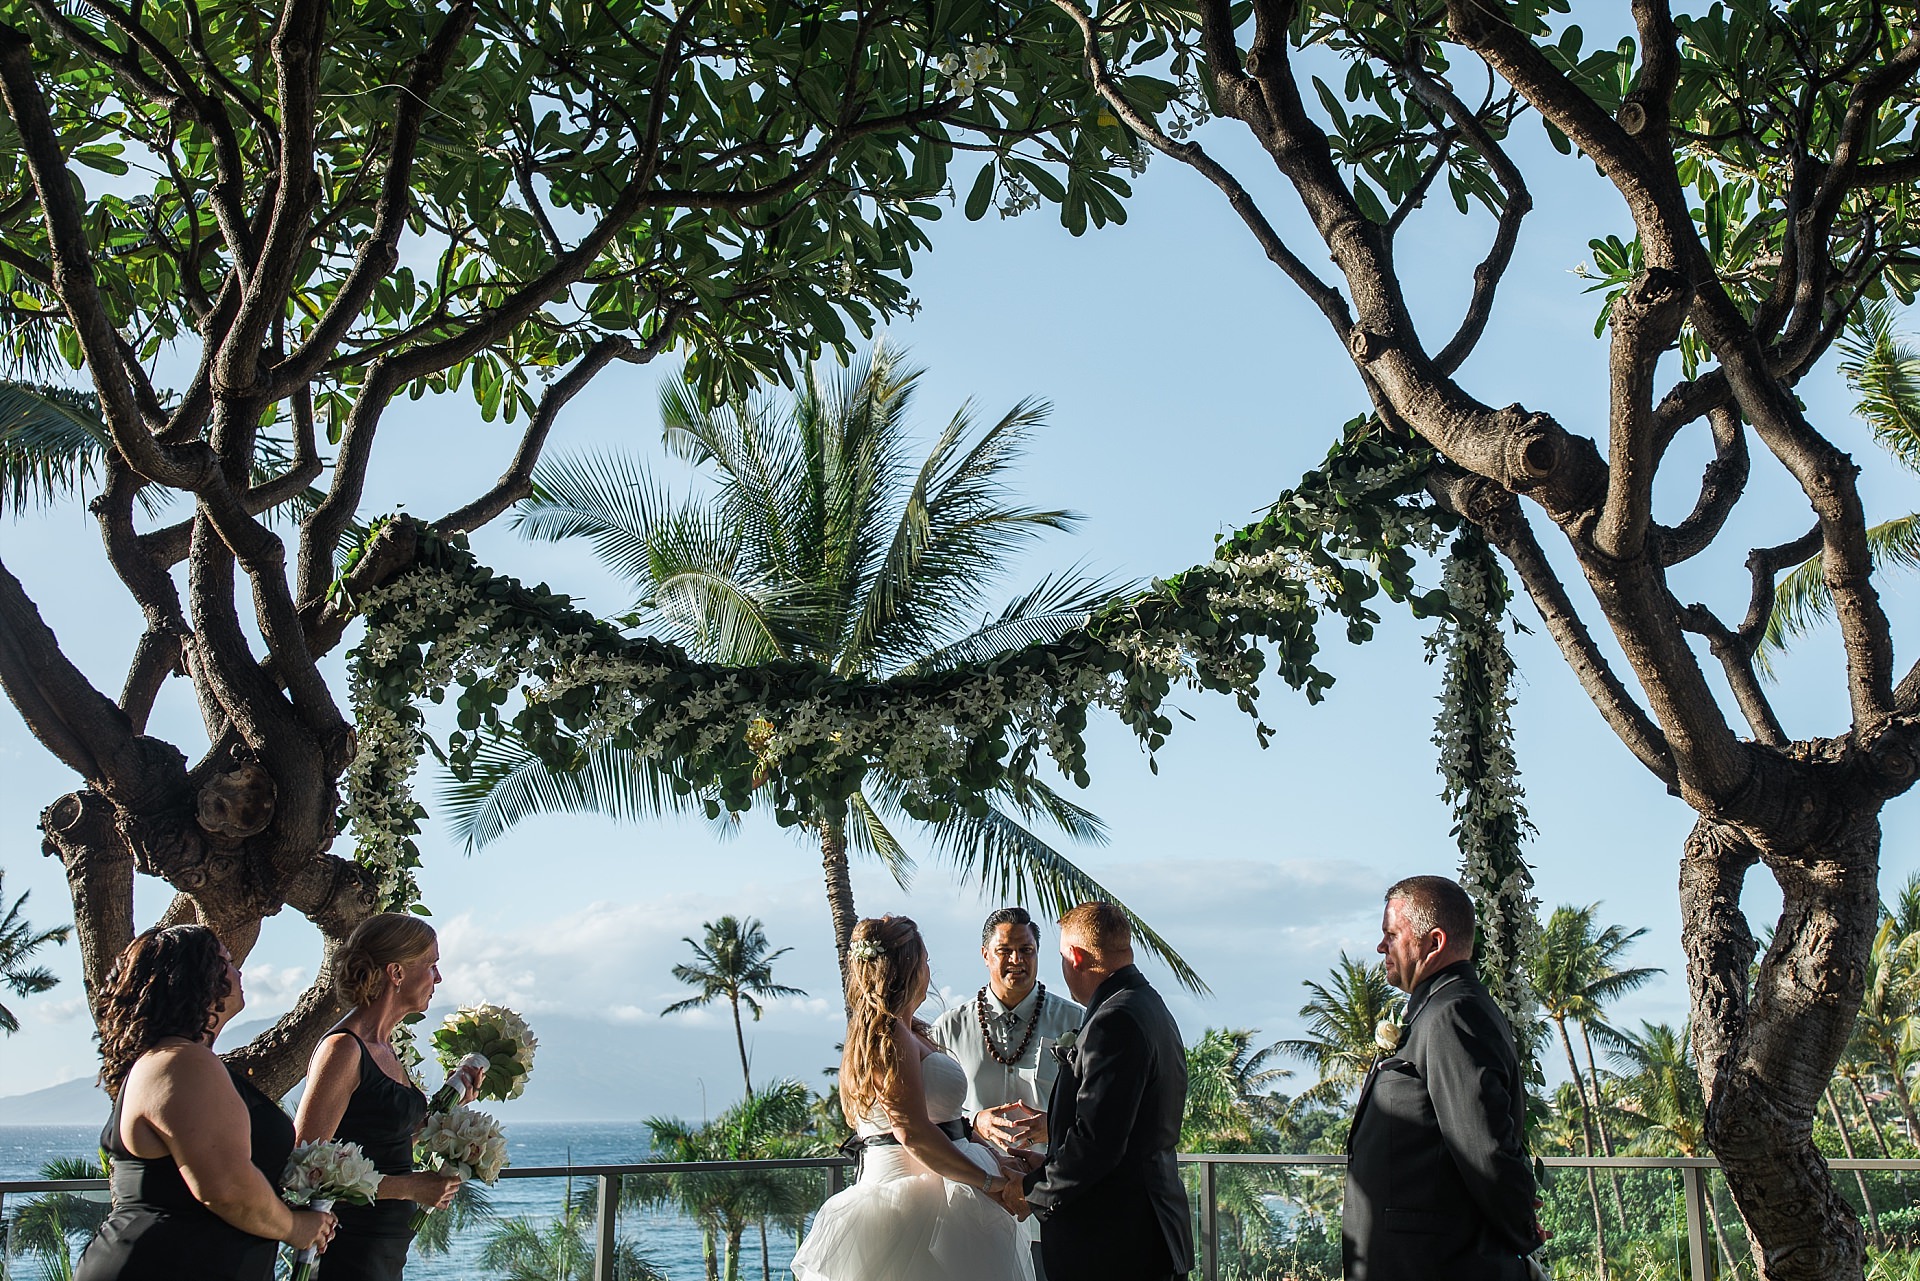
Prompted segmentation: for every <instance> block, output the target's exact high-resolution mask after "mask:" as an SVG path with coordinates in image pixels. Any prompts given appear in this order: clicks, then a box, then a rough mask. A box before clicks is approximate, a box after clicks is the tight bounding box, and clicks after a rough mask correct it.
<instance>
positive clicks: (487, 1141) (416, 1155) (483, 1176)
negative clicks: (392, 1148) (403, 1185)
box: [413, 1107, 507, 1184]
mask: <svg viewBox="0 0 1920 1281" xmlns="http://www.w3.org/2000/svg"><path fill="white" fill-rule="evenodd" d="M413 1159H414V1162H415V1163H416V1164H418V1165H419V1167H420V1168H421V1169H423V1170H430V1171H432V1172H434V1173H435V1174H454V1175H458V1176H459V1177H460V1178H462V1179H477V1180H479V1181H480V1182H482V1183H489V1184H490V1183H494V1182H497V1181H498V1180H499V1178H500V1171H501V1170H503V1169H505V1168H506V1167H507V1136H506V1135H505V1134H504V1133H502V1132H501V1130H500V1123H499V1122H498V1121H496V1120H494V1119H493V1118H492V1117H490V1116H488V1115H487V1114H486V1113H485V1112H475V1111H474V1110H473V1109H472V1108H466V1107H458V1108H455V1109H453V1111H451V1112H441V1113H435V1114H434V1115H432V1116H429V1117H428V1118H427V1123H426V1124H425V1125H424V1126H422V1127H421V1129H420V1136H419V1137H418V1138H417V1139H415V1140H414V1142H413Z"/></svg>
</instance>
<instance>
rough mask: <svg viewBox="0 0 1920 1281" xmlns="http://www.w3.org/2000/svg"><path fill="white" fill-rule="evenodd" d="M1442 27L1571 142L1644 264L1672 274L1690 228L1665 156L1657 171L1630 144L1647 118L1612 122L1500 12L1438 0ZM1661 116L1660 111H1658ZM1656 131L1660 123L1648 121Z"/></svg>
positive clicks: (1459, 0) (1625, 116)
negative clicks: (1606, 185) (1631, 233)
mask: <svg viewBox="0 0 1920 1281" xmlns="http://www.w3.org/2000/svg"><path fill="white" fill-rule="evenodd" d="M1446 9H1447V24H1448V26H1449V28H1450V29H1451V30H1452V32H1453V35H1454V37H1455V38H1456V39H1457V40H1459V41H1460V43H1462V44H1464V45H1466V46H1467V47H1468V48H1470V49H1472V50H1473V51H1474V52H1475V53H1477V54H1479V55H1480V56H1481V58H1483V59H1485V60H1486V62H1487V64H1488V65H1489V66H1491V67H1492V68H1493V69H1494V70H1495V71H1497V72H1498V73H1499V74H1500V77H1501V78H1502V79H1503V80H1505V81H1506V82H1507V83H1508V84H1510V85H1512V86H1513V87H1514V89H1515V90H1517V91H1518V92H1519V94H1520V96H1521V97H1523V98H1525V99H1526V100H1527V102H1528V103H1529V104H1531V105H1532V107H1533V108H1534V110H1536V111H1538V112H1539V113H1540V114H1541V116H1543V117H1544V118H1545V119H1546V120H1548V121H1549V122H1550V123H1552V124H1553V126H1554V127H1555V128H1557V129H1559V130H1560V132H1561V133H1563V134H1565V135H1566V136H1567V137H1568V138H1570V139H1572V140H1573V142H1574V144H1575V145H1576V146H1578V147H1579V148H1580V150H1582V151H1583V152H1585V153H1586V154H1587V156H1588V157H1589V158H1591V159H1592V160H1593V162H1594V163H1595V164H1596V165H1598V166H1599V167H1600V171H1601V172H1602V173H1603V174H1605V175H1606V177H1607V178H1608V180H1609V181H1611V182H1612V183H1613V185H1614V187H1615V188H1617V189H1618V190H1619V192H1620V194H1621V195H1622V196H1624V197H1625V198H1626V201H1627V206H1628V208H1629V209H1630V210H1631V211H1632V213H1633V216H1634V223H1635V225H1636V226H1637V227H1638V228H1639V231H1640V237H1641V242H1642V245H1643V247H1644V248H1645V251H1646V255H1647V261H1648V263H1649V264H1650V265H1652V266H1656V267H1668V268H1677V267H1679V266H1680V265H1681V264H1682V263H1683V262H1685V261H1687V259H1686V258H1685V257H1684V251H1685V247H1686V245H1687V243H1688V242H1689V241H1691V240H1692V239H1693V222H1692V219H1691V217H1690V216H1689V215H1688V213H1687V206H1686V201H1685V199H1684V198H1683V196H1682V193H1681V191H1680V187H1679V184H1678V183H1677V182H1675V181H1673V180H1672V167H1673V166H1672V158H1671V155H1670V154H1669V155H1667V156H1666V157H1665V158H1664V159H1663V161H1662V162H1661V163H1660V164H1659V165H1658V166H1656V165H1654V164H1652V163H1650V162H1649V160H1648V152H1647V151H1645V150H1642V148H1641V147H1640V146H1639V145H1638V144H1637V143H1636V141H1635V138H1634V136H1633V134H1632V132H1631V131H1630V129H1629V128H1628V126H1629V125H1634V126H1636V127H1640V128H1644V127H1646V125H1647V124H1648V123H1649V120H1650V119H1652V118H1651V116H1650V114H1649V113H1646V112H1645V111H1644V108H1643V109H1642V112H1641V114H1640V115H1639V116H1638V117H1637V118H1633V117H1630V115H1629V113H1627V112H1626V111H1625V110H1624V108H1623V112H1622V119H1621V120H1619V121H1616V120H1615V119H1614V118H1613V117H1612V116H1609V115H1607V113H1606V112H1605V111H1603V110H1601V108H1600V106H1599V104H1598V103H1596V102H1595V101H1594V100H1593V99H1592V98H1590V97H1588V96H1587V95H1586V94H1585V93H1583V92H1582V91H1581V90H1580V89H1579V88H1578V87H1577V86H1575V85H1574V84H1573V82H1572V81H1571V80H1569V79H1568V78H1567V76H1566V75H1565V74H1564V73H1562V72H1561V71H1560V70H1559V69H1558V68H1557V67H1555V66H1554V65H1553V64H1552V63H1551V62H1549V61H1548V60H1547V57H1546V55H1545V54H1544V53H1542V52H1541V51H1540V49H1539V47H1538V46H1537V45H1536V44H1535V43H1534V42H1533V40H1532V39H1531V38H1530V37H1528V36H1527V35H1526V34H1525V33H1524V32H1522V31H1520V29H1519V28H1517V27H1515V26H1514V25H1513V23H1512V22H1511V21H1509V20H1508V18H1507V16H1506V13H1505V11H1504V10H1502V9H1500V8H1497V7H1496V6H1493V5H1487V4H1482V3H1480V2H1479V0H1446ZM1658 114H1659V115H1660V116H1662V117H1663V116H1664V114H1665V113H1664V108H1661V109H1660V110H1659V112H1658ZM1652 123H1653V124H1654V125H1655V126H1656V127H1657V126H1658V125H1659V124H1661V123H1662V121H1660V120H1658V119H1652Z"/></svg>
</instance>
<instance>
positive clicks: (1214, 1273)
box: [1200, 1161, 1220, 1281]
mask: <svg viewBox="0 0 1920 1281" xmlns="http://www.w3.org/2000/svg"><path fill="white" fill-rule="evenodd" d="M1214 1168H1215V1167H1214V1164H1213V1162H1211V1161H1202V1162H1201V1163H1200V1275H1201V1276H1203V1277H1205V1278H1206V1281H1220V1201H1219V1198H1218V1197H1217V1196H1216V1195H1215V1188H1214V1176H1213V1172H1214Z"/></svg>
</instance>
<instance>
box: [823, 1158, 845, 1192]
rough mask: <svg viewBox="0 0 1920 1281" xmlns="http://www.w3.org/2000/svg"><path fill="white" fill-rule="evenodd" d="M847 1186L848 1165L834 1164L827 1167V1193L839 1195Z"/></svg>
mask: <svg viewBox="0 0 1920 1281" xmlns="http://www.w3.org/2000/svg"><path fill="white" fill-rule="evenodd" d="M846 1187H847V1167H846V1166H844V1165H833V1166H828V1167H827V1195H828V1196H838V1195H839V1194H840V1193H842V1192H844V1191H845V1190H846Z"/></svg>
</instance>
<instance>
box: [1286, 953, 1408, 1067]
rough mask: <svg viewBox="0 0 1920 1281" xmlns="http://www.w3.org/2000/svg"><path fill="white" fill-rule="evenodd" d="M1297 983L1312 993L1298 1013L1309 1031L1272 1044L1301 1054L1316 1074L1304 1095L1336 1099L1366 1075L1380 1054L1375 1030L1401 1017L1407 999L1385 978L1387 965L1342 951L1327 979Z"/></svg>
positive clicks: (1294, 1054)
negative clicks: (1358, 957)
mask: <svg viewBox="0 0 1920 1281" xmlns="http://www.w3.org/2000/svg"><path fill="white" fill-rule="evenodd" d="M1301 986H1302V987H1305V988H1306V989H1307V991H1309V992H1311V993H1312V994H1313V996H1312V999H1311V1000H1309V1001H1308V1002H1307V1003H1306V1004H1305V1005H1303V1006H1301V1007H1300V1017H1301V1018H1304V1019H1305V1020H1307V1034H1306V1036H1304V1037H1301V1038H1299V1039H1297V1040H1291V1041H1281V1042H1280V1043H1279V1044H1277V1045H1276V1046H1274V1048H1275V1049H1276V1050H1279V1051H1280V1052H1281V1053H1282V1054H1290V1055H1293V1056H1294V1057H1296V1058H1300V1059H1305V1060H1306V1061H1307V1062H1309V1063H1311V1064H1313V1066H1314V1070H1315V1071H1317V1072H1318V1073H1319V1074H1320V1079H1319V1081H1318V1082H1317V1083H1315V1085H1314V1086H1313V1088H1312V1089H1310V1090H1308V1091H1307V1092H1306V1093H1305V1094H1303V1095H1302V1096H1301V1098H1302V1100H1310V1101H1312V1102H1317V1103H1328V1104H1331V1103H1336V1102H1338V1101H1339V1100H1340V1099H1342V1098H1344V1097H1345V1096H1346V1094H1347V1092H1348V1091H1350V1090H1352V1089H1353V1088H1354V1087H1355V1086H1357V1085H1359V1084H1360V1082H1361V1081H1362V1080H1363V1079H1365V1077H1366V1075H1367V1069H1368V1068H1370V1067H1372V1066H1373V1061H1374V1059H1375V1058H1377V1057H1378V1056H1379V1054H1380V1048H1379V1046H1378V1045H1376V1044H1375V1042H1374V1036H1375V1032H1376V1029H1377V1028H1378V1027H1379V1025H1380V1024H1381V1023H1382V1022H1384V1021H1387V1020H1393V1019H1398V1018H1399V1017H1400V1013H1401V1011H1402V1010H1404V1009H1405V1008H1406V998H1405V997H1404V996H1402V995H1400V993H1398V992H1396V991H1395V990H1394V989H1393V985H1392V984H1390V983H1388V982H1387V972H1386V969H1385V967H1383V966H1382V965H1380V964H1379V963H1378V962H1374V963H1371V964H1369V963H1368V962H1366V961H1356V960H1354V959H1353V958H1351V957H1349V956H1348V955H1347V954H1346V953H1345V952H1342V953H1340V960H1339V963H1338V964H1336V965H1335V966H1334V967H1333V969H1332V970H1331V971H1329V972H1328V982H1327V984H1325V985H1324V986H1323V985H1322V984H1319V983H1315V982H1314V981H1313V980H1312V979H1302V980H1301Z"/></svg>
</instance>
